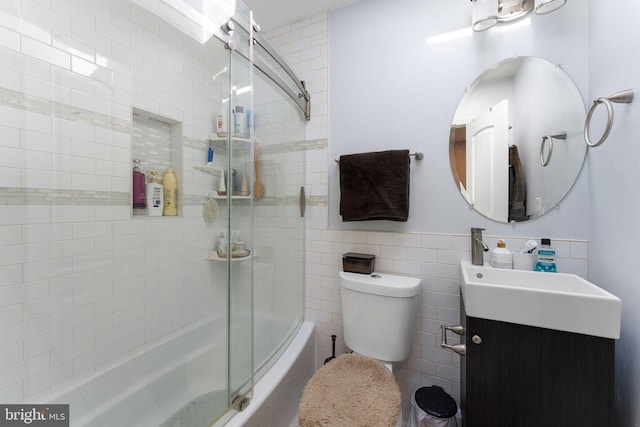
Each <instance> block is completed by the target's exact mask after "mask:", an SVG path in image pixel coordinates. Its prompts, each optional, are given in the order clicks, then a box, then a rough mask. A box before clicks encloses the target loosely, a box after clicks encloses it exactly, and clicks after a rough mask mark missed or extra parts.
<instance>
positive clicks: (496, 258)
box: [491, 239, 513, 268]
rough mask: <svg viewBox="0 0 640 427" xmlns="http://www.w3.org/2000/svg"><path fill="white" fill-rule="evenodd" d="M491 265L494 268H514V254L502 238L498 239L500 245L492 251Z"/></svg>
mask: <svg viewBox="0 0 640 427" xmlns="http://www.w3.org/2000/svg"><path fill="white" fill-rule="evenodd" d="M491 266H492V267H494V268H513V256H512V254H511V251H510V250H509V249H507V244H506V243H505V242H504V240H502V239H501V240H498V245H497V246H496V248H495V249H494V250H492V251H491Z"/></svg>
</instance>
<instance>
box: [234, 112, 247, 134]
mask: <svg viewBox="0 0 640 427" xmlns="http://www.w3.org/2000/svg"><path fill="white" fill-rule="evenodd" d="M233 116H234V124H235V134H236V135H237V136H245V135H246V134H247V118H246V116H245V115H244V107H241V106H240V105H237V106H236V109H235V111H234V114H233Z"/></svg>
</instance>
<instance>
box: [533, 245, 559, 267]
mask: <svg viewBox="0 0 640 427" xmlns="http://www.w3.org/2000/svg"><path fill="white" fill-rule="evenodd" d="M541 243H542V244H541V245H540V247H539V248H538V253H537V258H536V268H535V271H544V272H547V273H557V272H558V269H557V268H556V250H555V249H553V248H552V247H551V239H547V238H545V239H542V240H541Z"/></svg>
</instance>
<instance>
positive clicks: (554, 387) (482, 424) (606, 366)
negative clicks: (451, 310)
mask: <svg viewBox="0 0 640 427" xmlns="http://www.w3.org/2000/svg"><path fill="white" fill-rule="evenodd" d="M461 323H462V325H463V327H464V330H465V333H464V335H463V339H464V341H463V342H465V343H466V349H467V352H466V357H463V358H462V361H461V362H462V363H461V393H462V402H461V403H462V413H463V426H464V427H487V426H491V427H501V426H503V427H515V426H517V427H529V426H530V427H541V426H576V427H577V426H580V427H589V426H593V427H602V426H609V425H611V422H612V410H613V396H614V361H615V360H614V348H615V340H613V339H610V338H601V337H594V336H589V335H583V334H576V333H571V332H565V331H556V330H552V329H545V328H538V327H532V326H525V325H518V324H515V323H508V322H500V321H495V320H488V319H479V318H475V317H468V316H466V315H465V312H464V302H462V305H461ZM474 337H480V338H481V340H482V341H481V342H480V343H478V344H476V343H475V342H474ZM475 341H478V338H475Z"/></svg>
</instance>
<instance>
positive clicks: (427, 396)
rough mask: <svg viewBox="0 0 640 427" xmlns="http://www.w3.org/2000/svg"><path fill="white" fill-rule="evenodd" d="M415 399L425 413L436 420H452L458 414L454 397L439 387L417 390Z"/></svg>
mask: <svg viewBox="0 0 640 427" xmlns="http://www.w3.org/2000/svg"><path fill="white" fill-rule="evenodd" d="M415 399H416V403H417V404H418V406H419V407H420V408H421V409H422V410H423V411H425V412H426V413H427V414H429V415H431V416H434V417H436V418H451V417H453V416H454V415H456V413H457V412H458V405H456V401H455V400H453V397H451V396H449V394H447V392H445V391H444V390H443V389H442V388H441V387H438V386H437V385H434V386H431V387H421V388H419V389H417V390H416V394H415Z"/></svg>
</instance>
